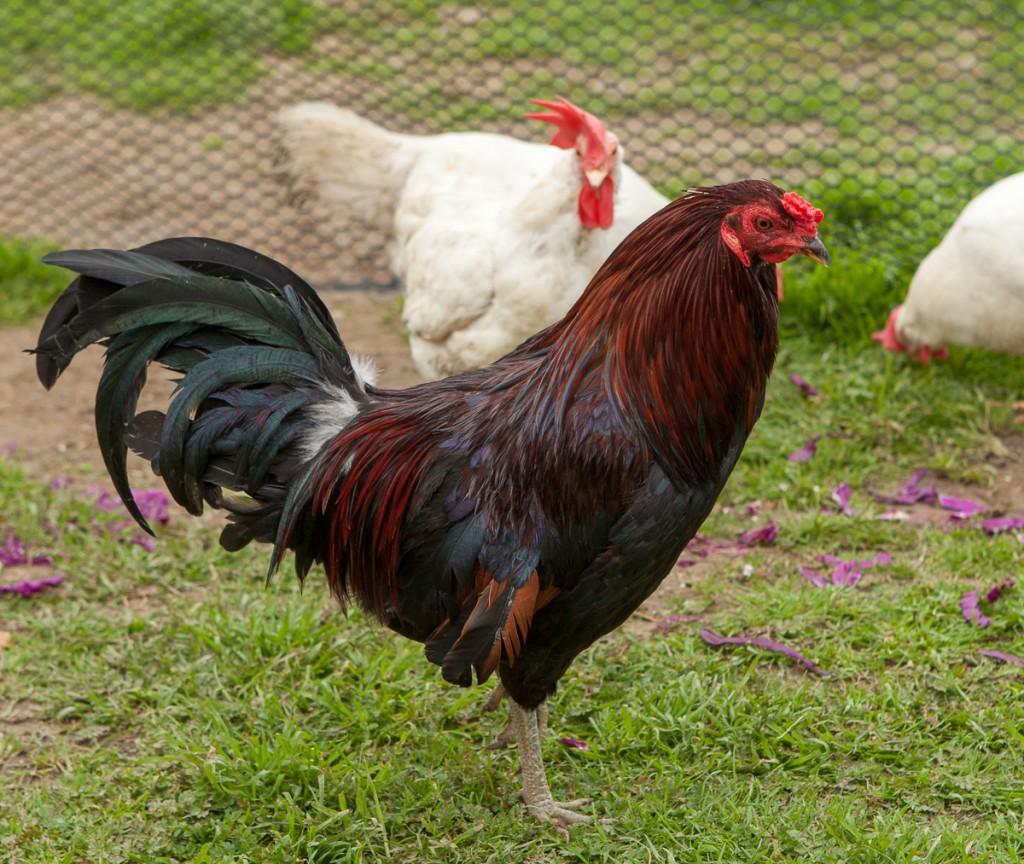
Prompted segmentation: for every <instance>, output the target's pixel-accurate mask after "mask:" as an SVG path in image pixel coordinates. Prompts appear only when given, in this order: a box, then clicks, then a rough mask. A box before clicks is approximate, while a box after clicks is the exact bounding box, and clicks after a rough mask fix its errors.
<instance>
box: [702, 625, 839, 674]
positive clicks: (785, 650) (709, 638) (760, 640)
mask: <svg viewBox="0 0 1024 864" xmlns="http://www.w3.org/2000/svg"><path fill="white" fill-rule="evenodd" d="M700 638H701V639H703V640H704V641H705V642H707V644H708V645H713V646H715V647H718V646H719V645H750V646H753V647H755V648H764V649H765V650H766V651H774V652H775V653H777V654H785V655H786V656H787V657H792V658H793V659H794V660H798V661H799V662H800V663H802V664H803V665H804V666H805V667H806V668H807V669H808V670H809V671H811V672H813V673H814V674H815V675H821V676H823V677H825V678H831V677H832V673H830V672H826V671H825V670H824V669H822V668H821V667H820V666H818V665H817V664H816V663H814V662H812V661H811V660H808V659H807V658H806V657H804V655H803V654H801V653H800V652H799V651H797V650H796V648H790V647H789V646H788V645H783V644H782V643H781V642H776V641H775V640H774V639H768V638H766V637H764V636H722V635H720V634H718V633H716V632H715V631H714V630H709V629H708V628H707V627H705V628H704V629H703V630H701V631H700Z"/></svg>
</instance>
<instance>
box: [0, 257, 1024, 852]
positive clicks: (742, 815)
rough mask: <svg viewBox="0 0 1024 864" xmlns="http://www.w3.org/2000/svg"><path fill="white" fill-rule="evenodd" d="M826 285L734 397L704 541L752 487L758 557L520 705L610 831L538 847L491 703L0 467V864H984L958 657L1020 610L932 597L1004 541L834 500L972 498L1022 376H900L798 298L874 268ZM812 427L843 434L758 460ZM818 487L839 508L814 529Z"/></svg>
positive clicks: (1019, 680)
mask: <svg viewBox="0 0 1024 864" xmlns="http://www.w3.org/2000/svg"><path fill="white" fill-rule="evenodd" d="M841 261H842V259H841ZM829 274H830V275H829V276H828V277H826V279H825V281H824V282H821V283H818V282H811V281H809V280H808V277H807V274H806V272H805V271H804V270H803V268H800V267H793V268H790V269H789V270H787V276H788V281H787V290H788V292H789V297H790V298H791V299H790V300H787V302H786V303H785V304H783V331H784V340H783V341H784V348H783V351H782V354H781V356H780V361H779V366H778V369H777V373H776V375H775V377H774V379H773V381H772V384H771V387H770V392H769V399H768V403H767V406H766V409H765V414H764V417H763V419H762V421H761V423H760V424H759V426H758V429H757V430H756V432H755V435H754V436H753V438H752V439H751V441H750V443H749V445H748V448H747V451H746V452H745V454H744V457H743V459H742V460H741V464H740V467H739V468H738V469H737V471H736V473H735V475H734V477H733V479H732V480H731V481H730V483H729V486H728V488H727V490H726V493H725V495H724V496H723V499H722V504H723V505H725V506H723V507H721V508H719V509H717V510H716V511H715V512H714V513H713V514H712V516H711V518H710V520H709V522H708V524H707V525H706V527H705V533H707V534H708V535H710V536H714V537H735V536H736V535H737V534H738V533H739V532H740V531H742V530H744V529H745V528H747V527H750V525H751V524H752V523H751V520H750V519H749V518H748V517H746V516H745V515H744V514H745V507H744V505H747V504H751V503H753V502H761V508H762V510H761V514H760V516H759V517H758V524H760V523H762V522H763V521H765V520H766V519H768V518H770V519H772V520H774V521H776V522H777V523H778V524H779V525H780V526H781V530H780V533H779V535H778V538H777V540H776V542H775V543H774V544H773V546H771V547H769V548H766V549H761V550H758V551H755V552H751V553H749V554H748V555H746V556H744V557H742V558H731V557H728V556H721V557H720V558H717V559H712V560H713V561H716V562H717V565H716V566H714V567H711V568H709V569H706V570H704V571H703V573H704V575H701V576H691V575H690V574H691V573H692V572H693V571H688V570H682V571H679V573H678V574H677V576H674V577H673V578H681V579H684V580H687V581H688V582H689V583H690V584H689V587H688V588H687V589H686V590H685V591H683V592H682V593H681V594H680V596H679V598H678V600H677V601H676V606H675V608H674V609H672V610H670V611H672V612H676V613H680V614H687V615H696V616H699V618H700V620H699V621H698V622H696V623H684V624H679V625H677V626H676V627H674V628H670V629H669V631H668V632H665V633H662V634H661V635H652V636H650V637H645V636H642V635H641V636H630V635H627V634H624V633H617V634H613V635H612V636H610V637H608V638H606V639H604V640H602V641H601V642H600V643H599V644H598V645H597V646H595V647H594V648H593V649H591V650H589V651H587V652H586V653H585V654H584V655H583V656H581V657H580V658H579V659H578V660H577V662H576V663H575V664H574V666H573V667H572V669H571V670H570V672H569V674H568V675H567V676H566V678H565V679H564V681H563V686H562V687H561V689H560V691H559V693H558V695H557V696H556V698H555V699H554V700H553V704H552V709H553V715H552V734H551V736H550V737H549V740H548V741H547V743H546V758H547V760H548V770H549V775H550V779H551V781H552V785H553V788H554V790H555V793H556V795H569V796H577V795H587V796H593V797H594V798H595V799H596V803H595V805H594V811H595V812H596V813H598V814H600V815H602V816H608V817H613V818H614V819H615V822H614V823H612V824H609V825H595V826H584V827H581V828H579V829H576V830H575V831H574V832H573V835H572V837H571V839H570V840H569V841H566V842H563V841H561V840H559V839H558V838H557V836H556V835H555V834H554V832H552V831H550V830H547V829H543V828H541V829H539V830H538V828H537V827H536V826H534V825H533V824H531V823H529V822H528V821H527V820H525V819H524V816H523V811H522V808H521V806H520V805H519V803H518V801H517V789H518V780H517V778H516V777H514V776H513V772H514V769H515V754H514V751H501V752H491V751H486V750H484V749H483V745H484V744H485V743H486V742H487V741H489V740H490V739H491V737H492V736H493V735H494V734H495V732H496V730H497V724H498V722H499V721H498V720H487V721H484V722H479V721H477V720H476V719H474V709H475V708H476V706H477V705H478V704H479V701H480V700H481V698H482V696H483V693H482V692H481V691H479V690H470V691H462V690H458V689H456V688H451V687H448V686H446V685H444V684H443V683H442V682H441V680H440V676H439V675H438V674H437V671H436V669H434V668H433V667H432V666H430V665H429V664H428V663H426V662H425V660H424V659H423V657H422V654H421V650H420V648H419V646H416V645H414V644H411V643H408V642H405V641H402V640H400V639H398V638H397V637H395V636H393V635H391V634H389V633H387V632H383V631H381V630H379V629H378V628H377V627H375V626H373V625H372V624H371V623H369V622H368V621H367V620H365V619H364V617H363V616H362V615H360V614H358V613H352V614H350V615H349V617H348V618H347V619H346V618H345V617H343V616H342V615H340V614H339V613H338V612H337V611H336V610H335V609H334V606H333V604H332V602H331V601H330V600H329V598H328V597H327V596H326V592H325V590H324V587H323V584H322V581H321V579H320V578H319V577H318V576H316V575H314V576H313V577H311V579H310V582H309V583H308V584H307V587H306V590H305V592H304V593H303V592H300V590H299V588H298V586H297V585H296V584H294V583H293V582H292V581H291V580H290V579H288V578H278V579H277V581H276V582H275V583H274V584H273V585H272V586H271V587H270V589H269V590H265V589H264V587H263V576H264V570H265V567H266V563H267V555H266V551H265V550H257V551H250V552H246V553H241V554H236V555H229V554H227V553H224V552H223V551H221V550H220V549H219V547H218V546H217V545H216V542H215V537H214V535H213V532H211V531H210V530H209V528H205V527H203V526H198V525H195V524H193V523H191V522H186V521H185V520H184V518H183V517H176V518H174V519H173V520H172V523H171V525H170V526H168V527H167V528H165V529H163V530H162V531H161V532H160V540H159V541H158V544H157V547H156V549H155V551H154V552H152V553H147V552H146V551H145V550H143V549H141V548H139V547H138V546H135V545H127V544H124V543H118V542H116V540H115V539H113V538H112V537H111V536H107V535H104V534H103V533H102V532H101V533H100V534H97V533H95V532H94V531H93V530H91V529H90V526H91V524H92V523H93V522H94V521H95V520H96V519H100V521H101V524H107V523H106V521H105V520H110V519H113V518H115V517H102V516H98V515H97V514H95V512H94V510H93V509H92V507H91V504H90V503H89V501H88V499H87V498H85V497H84V496H83V491H82V490H83V489H84V488H85V487H86V486H87V485H88V483H89V480H88V472H87V474H86V475H85V476H82V477H79V478H78V479H77V480H75V481H74V482H73V483H71V484H70V485H69V486H67V487H65V488H61V489H55V490H52V489H50V488H49V485H48V480H49V479H50V478H48V477H29V476H26V475H25V474H24V473H23V472H22V471H21V470H20V469H19V468H18V467H17V465H16V464H13V463H11V462H10V461H9V460H8V461H4V462H0V517H2V525H3V530H5V531H7V530H10V531H13V532H14V533H16V534H17V535H19V536H21V537H23V538H24V539H25V540H26V541H28V542H30V543H32V544H33V547H34V549H35V550H36V551H38V552H44V551H45V552H51V553H52V554H54V556H55V557H56V561H55V564H54V567H53V569H54V570H58V571H60V572H64V573H67V574H68V575H69V579H68V580H67V581H66V582H65V583H64V584H63V585H62V586H60V587H59V588H57V589H55V590H52V591H51V592H50V593H48V594H46V595H41V596H37V597H34V598H31V599H18V598H12V597H7V596H0V620H2V625H0V629H3V630H7V631H9V632H11V633H12V634H13V636H14V642H13V644H12V645H11V646H9V647H6V648H0V786H2V787H3V788H4V790H5V792H4V798H3V806H2V807H0V861H5V862H7V861H10V862H19V864H22V862H24V864H37V862H68V864H71V862H79V861H95V862H106V861H111V862H113V861H118V862H119V861H145V862H185V861H187V862H221V861H224V862H227V861H231V862H238V861H253V862H256V861H258V862H289V864H290V862H347V861H377V860H394V861H403V862H438V861H445V862H448V861H453V862H454V861H466V862H470V861H473V862H476V861H510V860H516V861H548V860H568V861H581V862H582V861H586V862H593V861H608V862H621V861H643V862H647V861H655V862H718V861H722V862H733V861H743V862H801V864H803V862H837V864H838V862H855V864H860V862H864V864H868V862H871V864H875V862H878V864H883V862H884V864H894V862H895V864H900V862H906V864H911V862H914V864H918V862H942V864H947V862H964V864H966V862H991V864H996V862H1006V861H1012V860H1017V859H1018V858H1019V857H1020V855H1021V854H1022V852H1024V829H1022V816H1024V804H1022V802H1024V781H1022V779H1021V778H1022V777H1024V756H1022V753H1024V748H1022V746H1021V745H1022V743H1024V739H1022V735H1024V676H1022V674H1021V672H1020V671H1019V670H1017V669H1015V668H1014V667H1012V666H1008V665H1004V664H999V663H996V662H995V661H992V660H989V659H987V658H985V657H983V656H981V655H979V653H978V651H979V648H983V647H984V648H993V649H996V650H1003V651H1006V652H1009V653H1016V654H1024V641H1022V638H1021V628H1022V624H1024V601H1022V597H1021V594H1020V593H1013V592H1011V593H1010V594H1009V595H1007V596H1006V597H1005V598H1003V599H1001V600H1000V601H999V603H998V604H997V605H996V606H995V607H994V608H993V609H992V610H991V612H992V615H993V619H994V623H993V624H992V626H991V627H989V628H988V629H986V630H978V629H976V628H972V627H970V626H969V625H968V624H967V623H966V622H965V621H964V620H963V618H962V616H961V613H960V609H959V599H960V596H961V594H962V593H963V592H964V591H967V590H971V589H975V588H986V587H988V586H990V585H992V584H994V583H996V582H998V581H1001V580H1002V579H1004V578H1006V577H1008V576H1016V577H1018V578H1019V576H1020V560H1021V545H1020V543H1019V542H1018V541H1017V540H1016V539H1015V538H1014V537H1013V536H1010V535H1003V536H997V537H989V536H987V535H985V534H983V533H982V532H981V531H979V530H978V529H977V528H976V527H974V526H973V524H972V523H967V524H965V525H963V526H959V527H955V528H952V529H950V530H943V529H944V526H942V525H939V524H935V525H914V524H908V523H899V522H885V521H881V520H878V519H876V518H874V517H875V516H876V515H877V514H878V513H879V512H880V511H881V510H882V505H879V504H876V503H874V502H873V501H872V499H871V498H870V497H869V496H868V494H867V493H866V491H865V489H866V486H867V484H869V483H870V484H873V485H874V486H875V487H876V488H885V489H888V488H895V487H897V486H899V485H900V484H901V483H902V482H903V481H904V480H905V479H906V477H907V475H908V474H909V473H910V472H911V471H912V470H914V469H916V468H918V467H930V468H931V469H932V470H933V472H934V473H935V476H936V477H937V479H938V482H939V484H940V486H942V485H943V484H951V483H958V484H968V485H967V486H966V488H967V490H968V491H970V489H971V488H972V485H973V487H974V488H975V489H976V490H977V491H978V494H982V493H984V491H985V490H987V488H988V486H989V485H990V484H991V483H992V472H991V470H990V469H989V468H988V459H987V453H988V452H989V449H990V446H991V438H992V436H993V435H995V434H997V433H1001V432H1005V431H1007V430H1010V429H1014V428H1016V429H1017V431H1018V432H1019V431H1020V426H1019V425H1018V426H1016V427H1015V426H1014V421H1013V418H1012V416H1011V414H1010V408H1009V407H1007V406H1006V404H1005V403H1007V402H1009V401H1010V400H1012V399H1015V398H1018V397H1019V394H1020V393H1021V392H1022V389H1024V388H1022V385H1024V370H1022V368H1021V365H1020V361H1019V360H1018V359H1011V358H1005V357H995V356H986V355H981V354H977V353H971V352H963V351H961V352H954V354H953V357H952V358H951V360H950V361H948V362H947V363H945V364H942V365H933V366H932V367H930V368H928V369H923V368H921V367H920V366H916V365H913V364H911V363H910V362H909V361H907V359H906V358H903V357H892V356H889V355H886V354H884V353H883V352H881V351H880V350H874V349H873V348H872V347H871V346H870V344H869V343H868V342H867V336H866V333H865V332H864V331H865V330H866V326H862V324H861V323H860V322H861V317H860V313H858V312H855V311H851V310H850V309H848V308H847V307H846V306H845V305H844V306H842V307H840V308H837V309H836V310H833V311H832V312H831V313H830V314H829V315H823V314H822V313H821V310H820V309H818V307H817V306H816V305H815V303H814V302H813V297H812V291H811V287H812V286H816V287H815V288H814V290H815V291H818V290H820V291H829V290H833V289H834V291H835V293H836V294H837V296H843V297H846V298H851V299H852V298H855V297H857V296H864V297H867V298H871V299H870V302H872V303H877V304H878V305H879V307H881V306H882V305H883V303H884V302H885V301H886V299H887V298H886V296H885V295H884V292H883V293H882V294H880V295H879V296H877V297H876V296H875V294H874V293H872V292H879V291H881V289H879V288H878V280H879V278H880V277H879V269H878V268H877V267H876V266H875V265H873V264H872V262H871V261H857V260H855V259H854V260H851V261H849V262H847V263H846V264H843V263H840V265H839V266H838V267H837V268H836V270H835V271H831V270H830V271H829ZM881 278H882V279H884V278H885V274H884V272H882V274H881ZM830 321H831V322H832V324H833V326H831V327H830V326H827V325H828V324H829V322H830ZM791 372H794V373H798V374H800V375H802V376H803V377H805V378H806V379H808V380H809V381H811V382H812V383H813V384H815V385H817V386H818V387H820V388H821V390H822V392H821V395H819V396H817V397H814V398H808V397H807V396H805V395H804V394H803V393H801V392H800V391H799V390H797V388H795V387H794V386H793V385H792V384H791V383H790V382H789V381H788V374H789V373H791ZM828 431H841V432H844V433H846V434H849V435H851V436H852V437H851V438H828V437H824V438H822V439H821V441H820V442H819V449H818V454H817V456H816V457H815V458H814V459H812V460H811V461H809V462H807V463H804V464H798V463H794V462H790V461H788V460H786V459H785V458H784V457H785V454H786V453H788V452H790V451H792V450H794V449H796V448H797V447H799V446H801V445H802V444H803V443H804V442H805V441H806V439H807V438H808V437H809V436H811V435H815V434H822V433H826V432H828ZM97 462H98V460H97ZM844 480H845V481H848V482H850V483H851V485H852V486H853V489H854V497H853V505H854V507H855V509H856V511H857V512H856V515H855V516H854V517H842V516H837V515H826V514H825V513H823V508H825V507H827V506H828V504H829V495H830V492H831V490H832V489H833V488H834V487H835V486H836V485H837V484H838V483H839V482H841V481H844ZM1022 506H1024V505H1022ZM1014 515H1024V512H1022V513H1016V514H1014ZM975 521H976V520H975ZM47 525H57V526H60V527H61V528H62V535H61V537H60V538H59V539H57V538H55V537H54V535H53V534H52V532H51V531H50V530H49V529H48V528H47V527H46V526H47ZM115 527H116V526H115ZM881 550H886V551H888V552H890V553H891V554H892V556H893V559H894V561H893V564H892V565H891V566H888V567H879V568H876V569H874V570H870V571H868V572H867V573H866V574H865V575H864V577H863V579H862V580H861V582H860V583H858V584H857V585H856V586H854V587H850V588H829V589H824V590H822V589H816V588H814V587H812V586H811V585H810V583H809V582H807V581H806V580H805V579H804V578H803V577H802V576H800V575H799V568H800V567H802V566H814V564H815V561H814V557H815V556H816V555H818V554H822V553H834V554H838V555H850V556H853V555H857V556H866V555H870V554H874V553H875V552H877V551H881ZM744 565H749V567H747V568H746V569H745V568H744ZM36 569H38V570H39V572H40V574H42V573H45V572H49V571H48V570H46V569H45V568H36ZM22 572H23V571H22ZM19 575H20V574H19ZM8 577H10V578H12V579H13V578H14V577H13V576H12V575H11V574H8V573H4V574H3V579H4V580H5V581H7V580H8ZM703 626H707V627H711V628H713V629H715V630H717V631H718V632H720V633H724V634H737V633H747V634H770V635H771V636H772V637H773V638H776V639H778V640H781V641H783V642H785V643H787V644H789V645H792V646H794V647H796V648H798V649H799V650H801V651H802V652H803V653H804V654H805V655H807V656H808V657H810V658H811V659H813V660H814V661H815V662H817V663H818V664H819V665H821V666H822V667H824V668H825V669H827V670H828V671H829V672H831V673H832V674H833V677H832V678H829V679H821V678H816V677H814V676H811V675H809V674H808V673H806V672H805V671H803V669H802V668H800V667H799V666H797V665H796V664H794V663H792V662H791V661H789V660H787V659H785V658H781V657H778V656H776V655H771V654H766V653H764V652H760V651H757V650H754V649H749V648H723V649H712V648H710V647H708V646H706V645H705V644H703V642H701V641H700V639H699V638H698V631H699V629H700V627H703ZM653 628H654V624H653V623H652V624H651V629H653ZM12 712H13V714H14V716H17V717H19V718H21V719H22V721H23V722H20V723H12V722H8V721H7V720H6V719H5V718H8V717H10V716H12ZM26 717H27V718H28V719H27V720H26V719H25V718H26ZM562 735H571V736H575V737H577V738H581V739H584V740H585V741H587V742H588V743H589V744H590V747H591V750H590V751H589V752H581V751H578V750H569V749H566V748H564V747H562V746H561V745H560V744H559V743H558V741H557V738H558V737H559V736H562Z"/></svg>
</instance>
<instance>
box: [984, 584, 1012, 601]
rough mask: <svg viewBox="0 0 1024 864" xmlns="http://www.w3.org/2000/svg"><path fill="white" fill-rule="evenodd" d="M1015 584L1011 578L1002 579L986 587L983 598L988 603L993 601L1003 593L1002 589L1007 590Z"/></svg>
mask: <svg viewBox="0 0 1024 864" xmlns="http://www.w3.org/2000/svg"><path fill="white" fill-rule="evenodd" d="M1016 584H1017V583H1016V581H1015V580H1013V579H1004V580H1003V581H1002V582H1000V583H999V584H998V585H993V586H992V587H991V588H989V589H988V592H987V593H986V594H985V599H986V600H987V601H988V602H989V603H995V602H996V600H998V599H999V598H1000V597H1001V596H1002V595H1003V592H1004V591H1009V590H1010V589H1011V588H1012V587H1013V586H1014V585H1016Z"/></svg>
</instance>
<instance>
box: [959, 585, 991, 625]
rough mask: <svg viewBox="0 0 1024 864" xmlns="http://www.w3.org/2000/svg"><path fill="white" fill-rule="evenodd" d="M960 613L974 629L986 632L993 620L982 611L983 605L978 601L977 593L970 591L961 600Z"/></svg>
mask: <svg viewBox="0 0 1024 864" xmlns="http://www.w3.org/2000/svg"><path fill="white" fill-rule="evenodd" d="M960 611H961V612H963V615H964V618H966V619H967V623H968V624H970V625H972V626H974V627H980V628H981V629H982V630H984V629H985V628H986V627H988V625H989V624H991V623H992V619H991V618H989V617H988V615H986V614H985V613H984V612H982V611H981V603H980V602H979V600H978V592H977V591H968V592H967V593H966V594H964V595H963V597H961V598H960Z"/></svg>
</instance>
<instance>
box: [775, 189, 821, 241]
mask: <svg viewBox="0 0 1024 864" xmlns="http://www.w3.org/2000/svg"><path fill="white" fill-rule="evenodd" d="M782 206H783V207H785V208H786V212H787V213H788V214H789V215H790V216H792V217H793V219H794V220H795V221H796V226H795V227H796V231H797V233H798V234H803V235H805V236H807V237H813V236H814V235H815V234H817V233H818V223H819V222H821V220H822V219H824V218H825V214H824V213H822V212H821V211H820V210H819V209H818V208H817V207H815V206H814V205H812V204H811V203H810V202H809V201H806V200H804V199H803V198H801V197H800V196H799V195H797V194H796V192H787V193H786V194H785V195H783V196H782Z"/></svg>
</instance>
